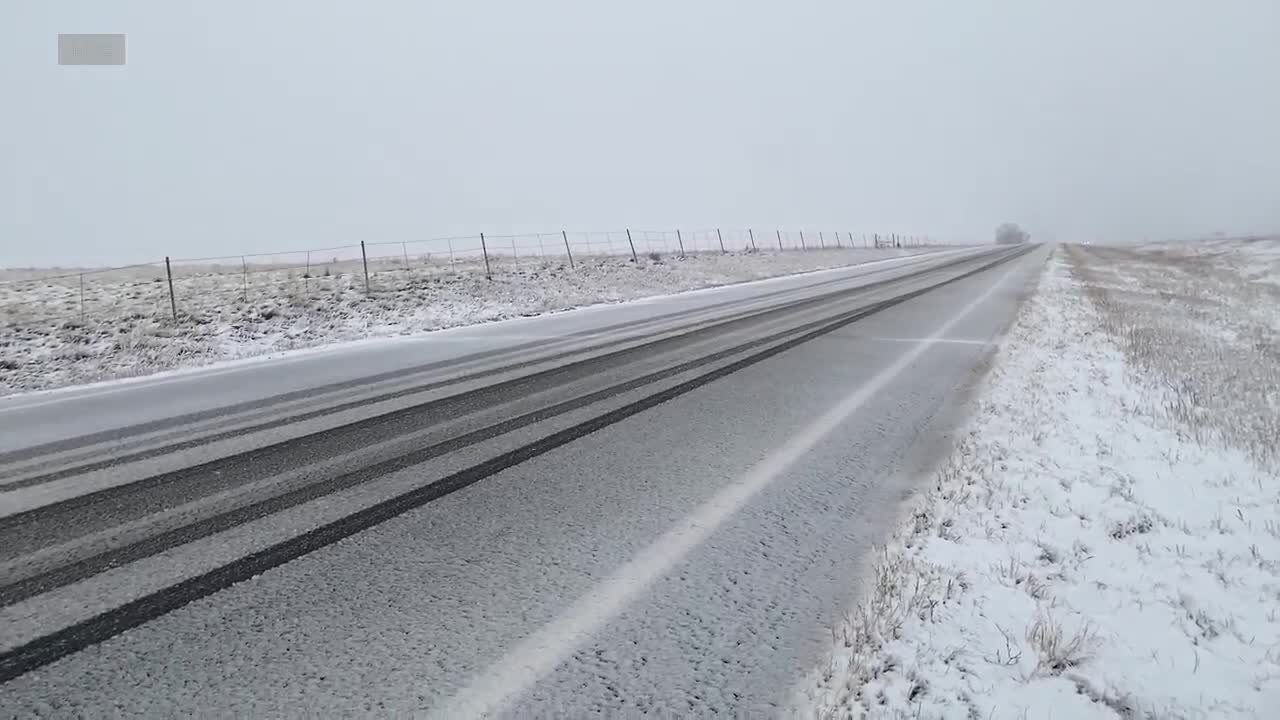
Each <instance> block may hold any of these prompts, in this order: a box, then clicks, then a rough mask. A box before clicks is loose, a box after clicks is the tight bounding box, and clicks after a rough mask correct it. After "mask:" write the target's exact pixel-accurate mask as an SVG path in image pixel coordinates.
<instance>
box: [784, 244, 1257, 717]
mask: <svg viewBox="0 0 1280 720" xmlns="http://www.w3.org/2000/svg"><path fill="white" fill-rule="evenodd" d="M1263 247H1266V246H1263ZM1257 248H1258V246H1256V245H1255V246H1252V247H1248V246H1243V247H1237V248H1235V250H1234V252H1235V253H1236V255H1234V256H1233V255H1229V254H1225V250H1224V253H1223V254H1217V255H1214V256H1213V259H1212V262H1213V265H1212V267H1208V266H1205V265H1203V264H1201V263H1204V262H1207V261H1205V260H1204V258H1203V257H1202V256H1201V254H1197V253H1191V252H1171V251H1169V250H1168V248H1154V249H1153V248H1143V249H1136V250H1132V249H1131V250H1128V251H1120V250H1116V249H1098V248H1087V249H1086V248H1068V249H1065V250H1059V251H1058V252H1057V253H1056V254H1055V255H1054V257H1053V258H1052V259H1051V260H1050V263H1049V265H1048V266H1047V269H1046V271H1045V274H1044V275H1043V277H1042V278H1041V282H1040V287H1039V291H1038V292H1037V293H1036V295H1034V296H1033V297H1032V298H1031V299H1030V300H1029V301H1028V302H1027V303H1026V304H1025V305H1024V307H1023V308H1022V311H1021V312H1020V314H1019V317H1018V319H1017V321H1016V322H1015V323H1014V325H1013V327H1012V328H1011V329H1010V333H1009V335H1008V337H1007V339H1006V341H1005V343H1003V345H1002V348H1001V349H1000V351H999V353H998V354H997V356H996V358H995V360H994V361H993V365H992V370H991V372H990V373H989V374H988V376H987V378H986V380H985V381H984V386H983V388H982V389H981V391H980V393H979V394H978V396H977V399H976V400H975V402H974V409H973V412H972V414H971V417H970V420H969V421H968V424H967V425H966V426H965V427H964V428H963V429H962V431H961V432H960V433H959V439H958V441H957V442H956V444H955V447H954V448H953V451H952V453H951V455H950V456H949V457H948V458H947V459H946V460H945V462H944V463H943V464H942V466H941V468H940V469H939V470H938V471H937V473H936V476H935V477H934V479H933V482H932V483H931V484H930V486H929V487H928V488H926V489H925V490H924V491H922V492H921V493H920V495H919V496H918V497H917V498H915V499H914V500H913V501H912V502H911V503H910V504H909V506H908V512H907V516H906V517H905V519H904V522H903V523H902V525H901V527H900V528H899V530H898V531H897V533H896V534H895V535H894V536H893V537H892V538H891V539H890V541H889V542H888V543H887V545H886V546H885V547H884V548H881V549H879V550H878V551H877V553H876V557H875V558H873V559H872V561H873V570H872V572H871V573H870V574H869V577H868V578H867V580H866V582H867V585H866V586H865V590H864V595H865V597H864V600H863V601H862V603H861V604H860V605H858V606H857V607H856V608H854V609H853V610H852V611H851V612H850V613H849V615H848V617H847V618H846V619H845V621H844V622H842V623H841V624H840V626H839V627H837V628H835V629H834V630H833V637H834V638H836V642H835V643H834V644H833V648H832V653H831V660H830V662H829V663H827V664H826V665H825V666H824V667H823V668H822V669H821V670H819V671H817V672H815V673H813V675H812V676H811V677H810V678H809V679H808V680H807V681H806V683H805V684H804V685H803V686H802V687H801V688H800V690H799V692H798V700H797V704H798V707H800V708H801V709H802V711H803V714H806V715H816V716H818V717H832V718H844V717H902V718H936V717H944V718H1026V717H1037V718H1038V717H1050V716H1052V717H1055V718H1092V717H1098V718H1114V717H1122V718H1200V717H1215V718H1216V717H1269V716H1272V715H1271V714H1272V713H1274V712H1276V711H1277V709H1278V708H1280V609H1278V608H1280V469H1278V466H1280V463H1278V458H1277V453H1276V444H1277V437H1278V436H1277V434H1276V432H1275V425H1274V423H1275V418H1276V413H1277V408H1276V405H1275V402H1276V398H1277V396H1276V392H1277V388H1280V378H1277V377H1276V373H1277V367H1280V364H1278V363H1277V361H1276V358H1275V355H1274V354H1273V353H1274V352H1275V350H1276V345H1275V338H1276V334H1275V330H1276V329H1275V324H1276V323H1280V306H1278V304H1277V302H1276V296H1275V295H1274V294H1272V290H1271V289H1270V287H1271V286H1269V285H1268V284H1267V283H1268V281H1269V280H1270V278H1269V277H1268V276H1265V275H1263V276H1260V275H1259V274H1258V273H1256V272H1255V269H1256V266H1257V263H1258V262H1259V261H1258V259H1257V258H1256V257H1254V255H1253V251H1256V250H1257ZM1233 263H1235V264H1234V265H1233ZM1232 267H1237V268H1238V270H1239V271H1238V272H1236V273H1235V274H1232V273H1231V268H1232Z"/></svg>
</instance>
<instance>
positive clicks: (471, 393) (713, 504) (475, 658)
mask: <svg viewBox="0 0 1280 720" xmlns="http://www.w3.org/2000/svg"><path fill="white" fill-rule="evenodd" d="M1028 251H1029V252H1028ZM1045 256H1046V251H1045V250H1044V249H1042V248H1013V249H1010V248H985V249H962V250H951V251H946V252H940V253H931V254H928V255H923V256H916V257H909V258H902V259H892V260H885V261H879V262H876V263H869V264H866V265H860V266H855V267H851V268H845V269H839V270H833V271H823V272H818V273H810V274H806V275H801V276H794V277H789V278H780V279H774V280H768V281H762V282H757V283H748V284H743V285H737V286H731V287H725V288H718V289H713V290H707V291H699V292H694V293H685V294H682V295H675V296H669V297H663V298H654V299H651V300H646V301H640V302H634V303H626V304H621V305H614V306H605V307H597V308H588V309H584V310H580V311H574V312H569V313H562V314H557V315H550V316H544V317H538V318H526V319H520V320H515V321H508V322H503V323H494V324H490V325H484V326H476V327H471V328H462V329H458V330H452V331H444V332H439V333H433V334H431V335H429V336H426V337H423V338H414V339H404V340H394V341H384V342H369V343H360V344H356V345H352V346H349V347H345V348H337V349H333V350H328V351H323V352H311V353H301V354H298V355H294V356H289V357H286V358H283V359H277V360H274V361H263V362H256V363H247V364H239V365H234V366H229V367H224V368H218V369H212V370H205V371H199V372H189V373H179V374H173V375H167V376H159V377H154V378H150V379H145V380H141V381H137V382H130V383H116V384H110V385H105V386H99V387H92V386H91V387H86V388H82V389H77V390H71V391H67V392H58V393H51V394H36V395H30V396H23V397H18V398H10V399H8V400H0V653H3V654H2V655H0V682H3V683H4V684H3V685H2V686H0V714H3V715H5V716H9V715H19V716H27V715H33V714H50V715H56V716H67V715H102V714H122V715H146V716H155V715H162V716H163V715H189V714H204V715H225V716H243V715H256V716H261V715H301V714H327V715H350V714H419V715H432V714H434V715H437V716H442V717H456V716H474V715H479V714H493V715H520V716H524V715H541V716H549V715H558V716H564V715H569V716H579V715H584V714H589V713H605V714H617V713H621V712H632V713H635V712H646V711H647V712H656V711H666V712H669V713H673V714H697V715H705V714H710V713H713V712H721V713H723V712H744V711H752V710H758V711H761V712H765V713H770V712H777V711H778V710H780V709H782V708H784V707H786V706H787V704H788V703H789V702H791V700H792V697H793V695H792V694H793V692H794V689H795V687H796V684H797V683H798V682H799V681H800V680H801V678H802V677H803V676H804V675H805V674H806V673H808V672H810V671H812V670H813V669H814V668H815V667H817V665H818V664H819V663H821V661H822V659H823V652H824V651H825V649H826V647H827V645H828V643H829V642H830V634H829V632H830V631H829V628H830V627H831V625H832V624H833V623H834V622H835V621H836V620H837V618H838V617H839V615H840V613H841V612H842V611H843V610H844V608H846V607H847V606H848V604H849V603H850V601H851V599H852V598H853V597H854V593H855V591H856V589H857V578H858V576H859V573H860V572H861V569H862V568H863V565H864V563H865V561H866V559H867V554H868V551H869V550H870V549H871V546H872V544H873V543H874V542H876V541H878V540H879V539H881V538H882V537H883V534H884V533H885V532H886V531H887V529H888V527H889V526H890V525H891V524H892V523H893V522H894V521H895V519H896V517H897V513H898V512H899V509H900V508H899V506H900V503H901V500H902V498H903V496H904V495H905V494H906V493H907V492H909V490H910V489H911V488H913V487H914V486H915V485H917V484H918V483H919V482H920V481H921V480H922V479H923V478H924V477H927V471H928V468H929V465H930V463H931V462H933V461H935V460H936V458H937V454H938V453H939V452H940V451H941V450H942V449H944V448H945V443H944V442H943V441H944V440H945V437H946V433H947V431H948V430H949V429H951V428H952V427H954V425H955V423H956V421H957V419H958V418H959V417H960V415H959V412H960V409H961V408H962V405H963V402H962V401H963V400H964V398H965V390H966V388H968V387H970V386H971V384H972V382H973V380H974V379H975V378H976V377H978V376H979V374H980V371H981V369H982V367H983V365H984V363H985V361H986V359H987V358H988V357H989V355H990V353H991V351H992V347H993V345H992V341H993V339H995V338H997V337H998V336H999V334H1000V333H1001V332H1002V331H1003V329H1004V328H1005V327H1006V326H1007V325H1008V323H1009V322H1010V321H1011V320H1012V318H1013V315H1014V313H1015V311H1016V308H1017V305H1018V301H1019V300H1020V298H1021V297H1022V296H1023V295H1024V294H1025V292H1026V291H1027V289H1028V287H1029V283H1030V282H1031V281H1032V280H1033V279H1034V277H1035V276H1036V274H1037V273H1038V271H1039V268H1040V266H1041V265H1042V264H1043V262H1044V259H1045Z"/></svg>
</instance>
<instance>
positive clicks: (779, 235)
mask: <svg viewBox="0 0 1280 720" xmlns="http://www.w3.org/2000/svg"><path fill="white" fill-rule="evenodd" d="M777 232H778V252H782V231H781V230H778V231H777Z"/></svg>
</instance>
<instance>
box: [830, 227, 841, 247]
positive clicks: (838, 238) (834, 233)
mask: <svg viewBox="0 0 1280 720" xmlns="http://www.w3.org/2000/svg"><path fill="white" fill-rule="evenodd" d="M831 234H832V235H835V236H836V247H837V248H838V247H840V231H839V230H837V231H835V232H833V233H831Z"/></svg>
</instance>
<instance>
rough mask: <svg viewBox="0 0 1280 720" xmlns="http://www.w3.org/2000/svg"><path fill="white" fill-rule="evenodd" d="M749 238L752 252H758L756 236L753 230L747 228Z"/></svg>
mask: <svg viewBox="0 0 1280 720" xmlns="http://www.w3.org/2000/svg"><path fill="white" fill-rule="evenodd" d="M747 237H749V238H751V251H752V252H755V251H756V234H755V232H754V231H753V230H752V229H751V228H747Z"/></svg>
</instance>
